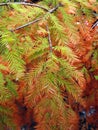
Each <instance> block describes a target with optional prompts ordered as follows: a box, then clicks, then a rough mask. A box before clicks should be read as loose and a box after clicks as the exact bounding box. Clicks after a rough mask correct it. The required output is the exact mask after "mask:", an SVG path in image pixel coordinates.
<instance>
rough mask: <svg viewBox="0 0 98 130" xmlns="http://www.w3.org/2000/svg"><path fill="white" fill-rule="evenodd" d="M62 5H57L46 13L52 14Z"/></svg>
mask: <svg viewBox="0 0 98 130" xmlns="http://www.w3.org/2000/svg"><path fill="white" fill-rule="evenodd" d="M62 6H63V5H62V4H61V3H59V4H58V5H56V6H55V7H54V8H53V9H50V10H49V11H48V12H49V13H53V12H55V11H56V10H57V9H58V8H59V7H62Z"/></svg>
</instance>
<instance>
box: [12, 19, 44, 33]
mask: <svg viewBox="0 0 98 130" xmlns="http://www.w3.org/2000/svg"><path fill="white" fill-rule="evenodd" d="M41 19H42V18H38V19H35V20H34V21H31V22H29V23H26V24H24V25H22V26H19V27H17V28H15V29H13V30H10V31H11V32H13V31H16V30H19V29H21V28H24V27H26V26H29V25H31V24H34V23H36V22H38V21H40V20H41Z"/></svg>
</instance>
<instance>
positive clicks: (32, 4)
mask: <svg viewBox="0 0 98 130" xmlns="http://www.w3.org/2000/svg"><path fill="white" fill-rule="evenodd" d="M12 4H17V5H26V6H34V7H38V8H41V9H43V10H45V11H47V12H48V11H49V10H48V9H47V8H45V7H43V6H41V5H38V4H34V3H25V2H7V3H0V6H7V5H12Z"/></svg>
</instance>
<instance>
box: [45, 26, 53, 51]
mask: <svg viewBox="0 0 98 130" xmlns="http://www.w3.org/2000/svg"><path fill="white" fill-rule="evenodd" d="M46 27H47V32H48V41H49V46H50V52H51V53H52V41H51V35H50V31H49V27H48V25H47V26H46Z"/></svg>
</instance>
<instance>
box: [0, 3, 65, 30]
mask: <svg viewBox="0 0 98 130" xmlns="http://www.w3.org/2000/svg"><path fill="white" fill-rule="evenodd" d="M11 4H19V5H27V6H34V7H38V8H41V9H43V10H45V11H46V12H49V13H53V12H54V11H56V10H57V9H58V8H59V7H61V6H63V5H62V4H61V3H59V4H58V5H57V6H56V7H54V8H53V9H50V10H48V9H46V8H45V7H43V6H40V5H38V4H33V3H25V2H8V3H0V6H8V5H11ZM41 19H42V18H39V19H36V20H34V21H31V22H29V23H26V24H24V25H22V26H19V27H17V28H15V29H13V30H10V31H11V32H13V31H16V30H19V29H21V28H24V27H26V26H29V25H31V24H34V23H36V22H38V21H40V20H41Z"/></svg>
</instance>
